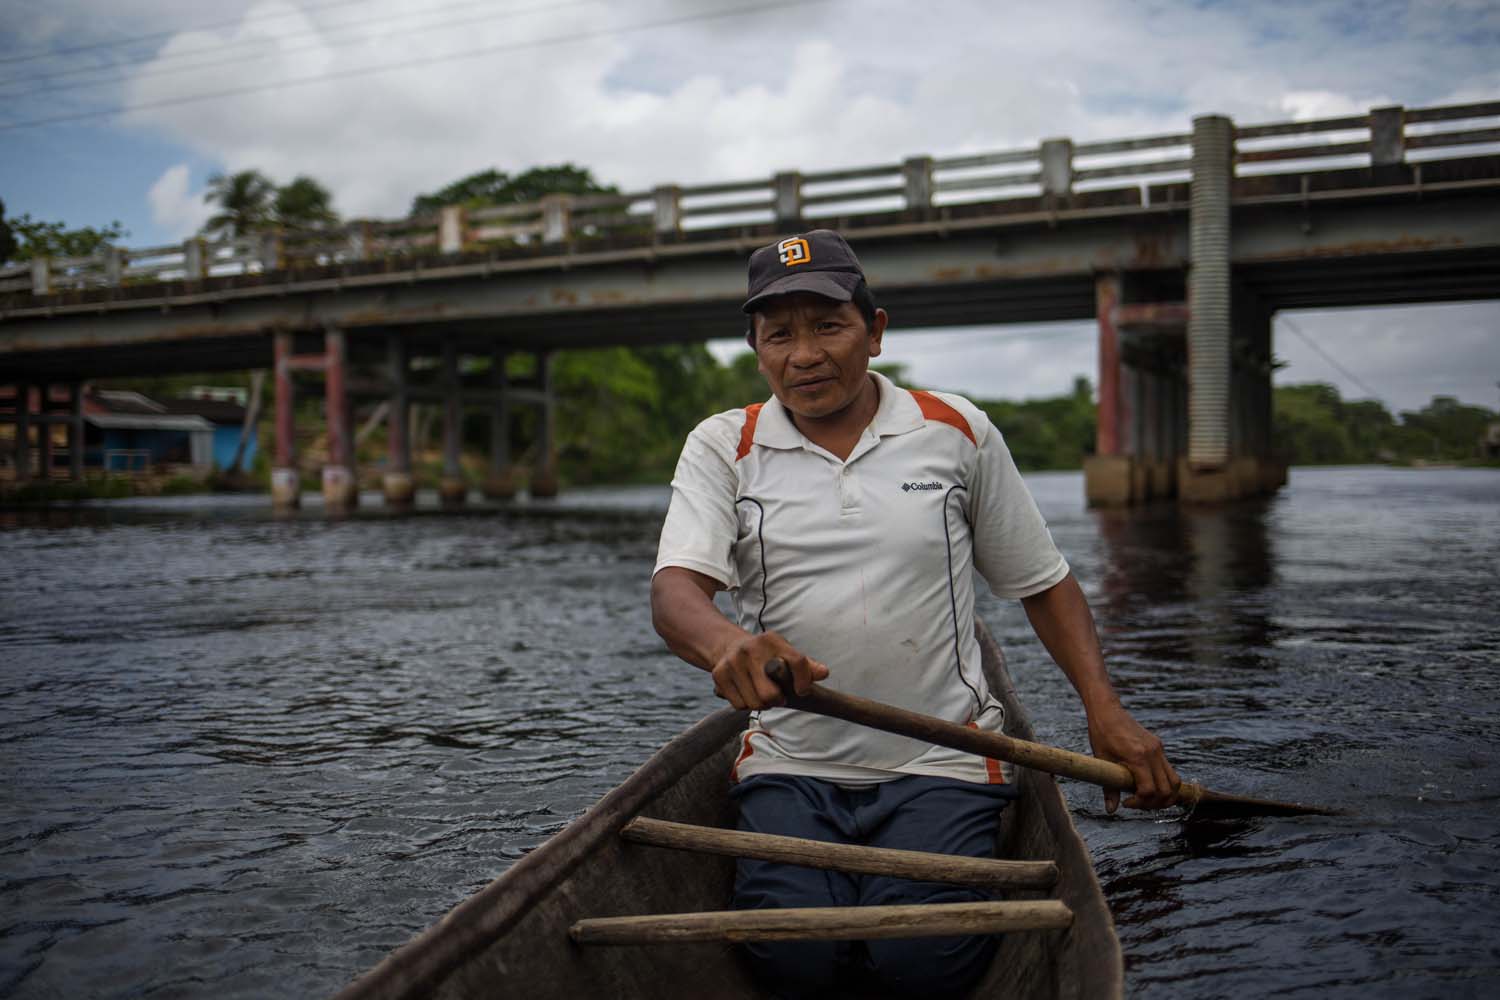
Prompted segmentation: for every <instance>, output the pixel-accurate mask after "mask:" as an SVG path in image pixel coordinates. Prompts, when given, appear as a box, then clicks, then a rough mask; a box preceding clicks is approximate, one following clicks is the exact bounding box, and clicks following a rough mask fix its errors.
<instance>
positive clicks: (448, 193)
mask: <svg viewBox="0 0 1500 1000" xmlns="http://www.w3.org/2000/svg"><path fill="white" fill-rule="evenodd" d="M618 193H619V188H617V187H615V186H614V185H612V184H600V183H599V182H598V181H596V180H594V174H593V171H591V170H588V169H586V168H584V167H575V166H574V165H573V164H571V163H562V164H558V165H557V166H554V167H532V168H531V169H530V170H526V171H524V172H523V173H520V174H517V175H516V176H515V177H510V176H508V175H507V174H505V173H502V172H501V171H499V170H481V171H480V172H479V173H476V174H470V175H469V176H467V177H463V178H460V179H458V180H456V181H454V182H453V183H452V184H449V185H447V186H446V187H443V188H439V189H438V190H437V191H433V192H431V193H430V194H419V195H417V196H416V198H414V199H412V203H411V213H412V214H413V215H426V214H429V213H432V212H436V211H438V209H440V208H442V207H443V206H445V205H463V206H464V207H466V208H481V207H483V206H485V205H518V204H523V203H525V202H530V201H540V200H541V199H542V198H543V197H544V196H546V195H549V194H575V195H578V194H618Z"/></svg>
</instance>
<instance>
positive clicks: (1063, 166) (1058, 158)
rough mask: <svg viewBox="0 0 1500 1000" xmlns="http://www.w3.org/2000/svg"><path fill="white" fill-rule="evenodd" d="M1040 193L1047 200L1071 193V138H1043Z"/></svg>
mask: <svg viewBox="0 0 1500 1000" xmlns="http://www.w3.org/2000/svg"><path fill="white" fill-rule="evenodd" d="M1039 158H1040V160H1041V173H1042V195H1043V196H1044V197H1046V198H1047V199H1049V200H1052V199H1057V198H1068V197H1071V196H1072V194H1073V140H1072V139H1045V140H1043V142H1042V148H1041V154H1040V157H1039Z"/></svg>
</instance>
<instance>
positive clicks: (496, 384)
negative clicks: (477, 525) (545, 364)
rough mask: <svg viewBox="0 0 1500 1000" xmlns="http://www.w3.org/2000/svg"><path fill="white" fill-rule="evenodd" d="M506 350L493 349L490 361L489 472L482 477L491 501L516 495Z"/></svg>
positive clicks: (507, 498) (485, 492) (485, 493)
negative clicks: (511, 451) (511, 454)
mask: <svg viewBox="0 0 1500 1000" xmlns="http://www.w3.org/2000/svg"><path fill="white" fill-rule="evenodd" d="M505 361H506V352H505V351H504V350H502V349H500V348H498V347H497V348H495V351H494V355H493V356H492V359H491V361H490V387H491V388H492V389H493V390H494V392H495V396H494V399H493V400H491V402H490V471H489V475H487V476H486V477H485V480H484V495H485V496H486V497H488V498H489V499H491V500H509V499H510V498H511V497H513V496H515V495H516V477H515V470H514V469H513V468H512V467H511V463H510V400H509V399H508V398H507V395H508V393H509V389H510V379H509V378H507V377H506V374H505Z"/></svg>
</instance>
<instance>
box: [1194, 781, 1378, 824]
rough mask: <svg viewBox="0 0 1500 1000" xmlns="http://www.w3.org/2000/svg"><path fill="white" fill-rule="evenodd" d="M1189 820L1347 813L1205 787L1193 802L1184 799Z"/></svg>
mask: <svg viewBox="0 0 1500 1000" xmlns="http://www.w3.org/2000/svg"><path fill="white" fill-rule="evenodd" d="M1183 805H1184V806H1185V807H1186V808H1187V810H1188V813H1187V816H1186V817H1185V818H1186V819H1240V818H1243V817H1247V816H1346V815H1348V813H1347V812H1346V811H1345V810H1343V809H1332V808H1329V807H1328V806H1311V805H1306V804H1305V803H1301V802H1282V801H1280V800H1277V799H1259V798H1255V797H1254V796H1250V795H1230V794H1228V793H1226V792H1215V791H1213V790H1211V789H1207V788H1205V789H1204V790H1203V791H1202V793H1201V794H1200V795H1199V797H1198V801H1197V802H1194V803H1192V804H1188V803H1187V802H1184V803H1183Z"/></svg>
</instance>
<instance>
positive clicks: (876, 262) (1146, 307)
mask: <svg viewBox="0 0 1500 1000" xmlns="http://www.w3.org/2000/svg"><path fill="white" fill-rule="evenodd" d="M816 225H824V226H830V227H834V228H838V229H840V230H841V231H842V232H843V233H844V234H845V235H846V236H847V237H848V238H849V240H850V242H851V243H852V244H853V245H854V247H855V249H856V251H857V252H858V253H859V255H860V258H861V260H862V262H863V263H864V264H865V266H866V270H867V272H868V274H869V276H870V281H871V284H872V287H873V288H874V289H875V292H876V295H877V297H878V299H879V301H880V302H881V304H882V305H884V306H885V307H886V308H888V309H889V310H890V311H891V313H892V316H893V321H894V323H895V324H896V325H897V327H898V328H899V327H918V326H925V327H932V326H944V325H957V324H982V323H984V324H987V323H1007V322H1018V321H1037V320H1062V319H1083V318H1089V317H1094V318H1096V319H1097V322H1098V327H1099V363H1100V371H1099V397H1100V407H1099V427H1098V443H1097V455H1096V456H1095V457H1093V458H1092V459H1091V460H1090V462H1089V464H1088V467H1087V470H1086V472H1087V476H1086V481H1087V484H1088V486H1087V488H1088V494H1089V499H1090V501H1091V502H1093V503H1098V504H1127V503H1135V502H1141V501H1145V500H1150V499H1155V498H1164V497H1178V498H1181V499H1183V500H1186V501H1215V500H1223V499H1229V498H1233V497H1237V496H1244V495H1249V494H1254V493H1260V492H1266V491H1269V490H1273V489H1275V488H1276V487H1277V486H1278V485H1279V484H1280V483H1281V482H1283V481H1284V469H1283V468H1282V467H1281V466H1280V465H1279V464H1278V463H1277V462H1276V461H1275V459H1274V458H1273V457H1272V442H1271V440H1270V416H1271V402H1270V401H1271V357H1272V355H1271V317H1272V315H1273V314H1274V312H1275V311H1276V310H1278V309H1283V308H1306V307H1322V306H1352V305H1375V304H1386V303H1403V302H1428V301H1443V300H1465V299H1482V298H1494V297H1497V296H1500V101H1496V102H1489V103H1483V104H1469V105H1460V106H1450V107H1437V108H1421V109H1407V108H1402V107H1386V108H1376V109H1373V110H1371V111H1370V112H1369V113H1368V114H1364V115H1354V116H1348V117H1341V118H1331V119H1324V120H1319V121H1305V122H1285V123H1277V124H1269V125H1255V126H1236V125H1235V124H1234V123H1233V122H1231V121H1230V120H1229V119H1227V118H1224V117H1221V116H1215V115H1208V116H1203V117H1200V118H1197V119H1195V120H1194V121H1193V123H1192V129H1191V131H1190V132H1183V133H1177V134H1171V135H1159V136H1150V137H1144V138H1134V139H1123V140H1118V141H1107V142H1094V143H1082V144H1074V143H1072V142H1071V141H1069V140H1067V139H1054V140H1048V141H1045V142H1043V143H1041V144H1040V145H1039V146H1038V147H1036V148H1031V149H1023V150H1014V151H1005V152H997V153H982V154H973V155H963V156H953V157H946V158H932V157H914V158H910V159H907V160H905V161H902V162H900V163H890V164H884V165H877V166H871V167H864V168H858V169H851V170H840V171H831V172H824V173H816V174H798V173H782V174H777V175H775V176H774V177H771V178H769V179H761V180H754V181H745V182H735V183H725V184H712V185H702V186H697V187H678V186H663V187H658V188H655V189H653V190H651V191H641V192H634V193H627V194H622V195H604V196H590V197H582V198H570V197H566V196H555V197H551V198H547V199H544V200H542V201H540V202H537V203H534V204H526V205H505V206H494V207H487V208H481V209H477V210H466V209H464V208H463V207H461V206H451V207H448V208H445V209H443V210H442V211H441V212H438V213H435V214H433V215H430V216H419V217H413V218H408V219H401V220H395V221H359V222H353V223H350V224H348V225H347V226H343V227H340V228H337V229H334V230H322V231H317V232H277V233H269V234H265V235H263V236H260V235H258V236H254V237H251V238H240V239H230V240H225V241H222V242H217V243H208V242H205V241H202V240H189V241H187V242H186V243H184V244H181V245H174V246H167V247H149V248H139V249H119V248H115V249H111V250H109V251H107V252H105V253H103V254H101V255H99V256H97V257H93V258H83V259H64V260H37V261H33V262H31V263H30V264H29V265H27V266H25V267H22V268H10V269H6V270H0V385H5V384H7V383H8V384H10V385H12V386H14V387H15V388H14V390H13V391H12V398H13V399H19V400H24V399H28V398H32V397H35V396H37V395H40V396H41V398H44V399H45V398H48V394H47V393H46V392H41V393H40V394H39V393H38V392H37V391H36V390H37V388H38V387H45V386H48V385H55V384H59V383H65V384H68V385H71V386H75V387H76V385H77V384H78V383H79V382H81V381H82V380H85V379H88V378H92V377H98V376H101V375H111V376H118V375H122V374H137V373H138V374H162V373H168V372H187V371H191V372H208V371H214V370H243V369H247V368H266V367H274V369H275V373H276V393H275V399H276V428H277V440H276V446H275V455H276V461H275V471H274V472H273V484H272V485H273V495H274V497H275V498H276V501H277V502H278V503H282V504H290V503H296V500H297V488H296V475H295V472H294V471H293V467H294V458H295V456H294V455H293V451H292V448H293V440H294V431H295V428H294V426H293V421H292V412H293V410H292V404H293V392H294V390H293V378H292V374H293V372H295V371H298V370H306V371H314V372H318V373H321V376H322V378H323V381H324V384H323V394H324V397H325V401H326V409H327V415H328V427H329V437H330V455H331V460H330V462H329V464H328V466H327V467H326V468H325V470H324V478H323V486H324V493H325V496H326V497H327V499H328V501H329V503H330V504H332V505H334V506H341V505H348V504H349V503H352V502H353V496H354V489H353V484H354V476H353V471H354V470H353V458H352V455H353V448H352V441H351V435H350V426H349V424H350V399H351V396H352V395H354V394H356V393H358V392H366V393H374V394H379V395H381V396H382V397H384V398H386V399H388V401H389V403H390V406H389V414H390V416H389V419H390V425H389V426H390V433H389V435H388V437H389V441H390V449H391V451H390V457H389V460H388V463H387V467H386V475H385V484H386V496H387V499H388V500H389V501H390V502H392V503H395V504H402V503H408V502H410V498H411V495H412V488H413V483H412V478H411V463H410V453H409V443H408V441H407V435H406V427H407V419H406V417H407V413H408V409H409V407H410V405H411V403H412V402H413V401H414V400H432V401H441V402H442V403H443V405H444V414H445V419H444V427H445V434H444V440H445V475H444V478H443V482H442V483H441V490H442V492H443V495H444V496H445V498H446V499H447V500H448V501H449V502H455V503H456V502H461V500H462V497H463V495H464V494H465V493H466V484H465V483H464V482H463V480H462V477H461V470H460V468H459V465H458V443H459V427H460V423H461V417H462V412H463V409H464V408H465V407H468V406H482V407H484V408H485V409H487V410H488V411H489V412H490V413H491V415H492V427H493V433H492V441H493V447H492V456H491V457H492V462H491V474H490V476H489V479H488V481H487V483H486V484H485V487H486V492H487V493H489V494H491V495H495V496H504V495H508V493H509V492H510V491H511V490H512V489H513V485H512V469H511V464H510V456H509V454H508V453H507V450H506V449H507V444H506V442H507V441H508V434H507V428H508V422H509V420H510V416H511V413H512V412H513V409H514V407H515V406H516V405H537V406H540V407H541V408H542V411H543V420H542V421H541V436H542V441H541V446H540V448H539V455H540V456H541V460H540V466H541V467H540V468H539V469H538V470H537V472H535V473H534V474H533V476H532V486H533V492H538V493H543V494H545V493H547V492H549V490H555V482H556V480H555V463H554V462H553V460H552V458H551V455H552V431H553V417H552V414H553V406H552V387H551V384H550V378H549V375H548V372H549V366H548V364H547V361H546V359H547V357H548V356H549V355H550V353H551V352H553V351H556V350H558V349H564V348H579V347H594V346H604V345H612V344H650V343H662V342H672V341H690V340H701V339H705V338H709V337H723V336H733V335H736V334H738V333H739V332H740V331H741V329H742V326H741V324H742V318H741V317H740V314H739V312H738V308H737V303H738V302H739V301H740V300H741V298H742V297H743V291H744V270H743V268H744V260H745V257H746V256H747V254H748V253H749V252H750V250H752V249H753V248H754V247H756V246H759V245H762V244H764V243H766V242H768V241H770V240H771V239H773V238H775V237H776V236H777V235H780V234H786V233H790V232H795V231H798V230H802V229H806V228H811V227H813V226H816ZM518 351H524V352H531V353H534V354H536V355H537V357H538V358H539V360H540V363H539V364H538V365H537V372H538V376H537V378H536V379H535V380H533V381H532V382H531V383H529V384H526V385H513V384H507V383H506V381H505V378H504V370H505V369H504V363H503V361H504V357H505V356H506V355H507V354H508V353H512V352H518ZM474 356H480V357H483V358H486V359H489V360H490V362H491V364H490V365H489V375H487V376H479V377H476V376H469V377H461V375H460V372H461V371H463V370H464V369H465V368H466V367H467V368H469V369H473V368H475V367H476V366H474V365H472V364H467V365H466V364H465V361H464V359H465V358H470V357H474ZM478 367H480V368H482V367H483V365H480V366H478ZM361 368H373V369H375V370H377V371H378V372H379V373H380V374H379V377H378V379H377V380H376V381H373V382H372V381H370V380H369V379H366V380H365V381H364V382H363V383H361V382H360V381H359V379H358V377H357V372H358V370H359V369H361ZM79 397H80V394H79V393H78V392H76V391H75V392H73V393H72V394H71V397H70V398H72V399H74V400H77V399H78V398H79ZM4 405H5V404H4V399H3V398H0V407H3V406H4ZM32 409H33V408H32V407H28V406H24V405H21V406H17V405H11V406H10V409H9V412H8V413H5V412H0V420H6V419H9V420H11V421H13V422H15V423H16V424H17V425H18V430H19V433H18V434H17V435H16V439H15V440H16V471H17V475H18V476H19V477H22V478H24V477H25V476H27V475H28V474H29V473H30V471H31V469H32V467H33V461H32V453H33V452H34V451H36V450H37V449H36V447H35V446H34V445H33V443H32V440H31V439H32V434H33V428H34V426H35V425H36V424H37V423H38V422H39V421H40V422H59V423H65V424H67V425H68V426H69V427H70V428H74V429H76V428H78V427H80V426H81V419H80V417H79V411H78V404H76V403H75V404H74V406H73V408H72V411H71V412H66V413H62V412H59V413H51V412H38V413H33V412H32ZM43 409H44V410H45V409H46V407H44V408H43ZM72 454H73V455H75V456H76V455H78V454H79V449H76V448H75V449H72ZM73 471H74V474H75V475H79V474H81V469H79V468H77V467H76V466H75V468H74V470H73Z"/></svg>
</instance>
